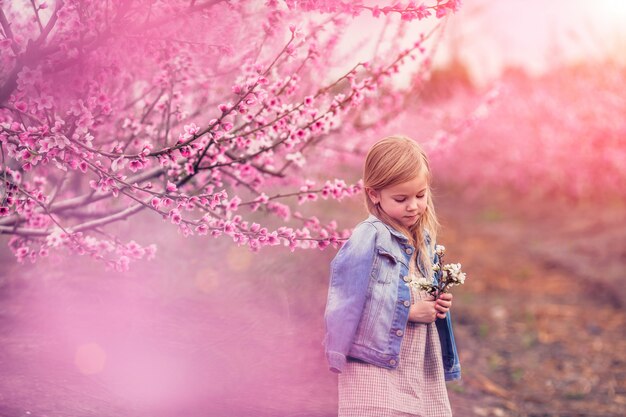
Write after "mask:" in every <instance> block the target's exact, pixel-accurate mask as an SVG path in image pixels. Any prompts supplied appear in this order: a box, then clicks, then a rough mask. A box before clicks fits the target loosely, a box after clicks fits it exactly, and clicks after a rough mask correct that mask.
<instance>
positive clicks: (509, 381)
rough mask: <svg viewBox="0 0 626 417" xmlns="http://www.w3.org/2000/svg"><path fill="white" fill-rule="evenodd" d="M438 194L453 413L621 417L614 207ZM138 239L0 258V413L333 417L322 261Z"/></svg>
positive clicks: (619, 215) (624, 386)
mask: <svg viewBox="0 0 626 417" xmlns="http://www.w3.org/2000/svg"><path fill="white" fill-rule="evenodd" d="M454 195H455V193H453V192H452V191H451V190H448V191H446V192H442V193H441V195H440V196H438V199H437V202H438V210H439V214H440V217H441V220H442V223H443V225H444V228H443V230H442V233H441V235H440V238H439V241H440V243H443V244H445V245H446V247H447V248H448V250H447V261H448V262H457V261H458V262H461V263H462V264H463V268H464V270H465V271H466V272H467V274H468V279H467V282H466V284H465V285H464V286H463V287H459V288H455V289H454V294H455V298H454V305H453V313H452V314H453V322H454V330H455V335H456V339H457V343H458V348H459V352H460V356H461V363H462V367H463V380H462V381H461V382H455V383H451V384H449V392H450V397H451V403H452V407H453V410H454V415H455V416H457V417H469V416H520V417H521V416H527V417H530V416H533V417H540V416H542V417H543V416H545V417H548V416H549V417H557V416H558V417H574V416H580V417H583V416H585V417H591V416H594V417H595V416H603V417H618V416H619V417H622V416H624V415H626V338H625V337H624V336H625V335H626V310H625V306H626V296H625V292H624V289H623V287H622V286H621V285H620V282H621V280H622V277H621V276H619V275H620V274H621V273H622V272H623V271H624V270H625V269H624V265H625V264H626V253H625V250H626V247H625V246H626V245H625V243H624V242H626V221H625V220H626V219H625V218H624V210H623V207H622V206H620V205H619V204H617V203H612V204H609V205H605V206H603V209H602V210H600V209H599V208H598V207H597V206H596V207H592V206H588V207H584V206H582V205H581V204H580V203H572V204H566V203H565V202H559V203H551V205H550V207H548V206H546V204H545V203H544V204H535V203H532V202H528V203H526V204H512V203H511V199H510V197H503V198H501V199H495V198H492V199H491V200H489V201H488V202H486V201H485V200H484V199H482V200H481V199H476V200H469V199H457V198H456V197H455V198H453V196H454ZM349 204H351V203H348V205H349ZM353 208H354V211H351V210H348V211H346V212H348V213H351V214H344V215H343V219H342V220H341V221H343V222H345V225H346V227H348V226H349V225H350V222H354V221H358V216H356V215H355V214H354V213H358V210H360V205H359V204H357V203H354V204H353ZM566 208H567V209H566ZM163 226H165V224H164V225H163ZM150 227H153V226H150V225H148V226H147V229H145V230H144V231H149V230H150ZM151 238H152V239H153V240H156V241H158V243H159V244H160V247H161V248H163V249H161V252H159V253H160V255H159V258H158V259H157V260H155V261H152V262H151V263H148V264H139V265H135V269H134V271H135V272H132V271H131V272H130V273H126V274H113V273H110V272H105V271H103V270H102V268H101V266H100V265H97V264H93V263H91V262H89V261H86V260H77V259H74V258H72V259H71V260H67V259H65V260H60V261H56V262H53V261H49V262H47V263H46V262H43V263H41V264H39V265H36V266H35V267H31V266H21V265H16V264H14V263H13V261H12V259H11V256H10V255H9V254H7V253H6V251H4V252H2V255H1V256H2V258H1V260H2V262H1V263H0V277H1V278H0V279H1V281H0V285H1V288H0V297H1V298H0V346H1V347H0V374H1V375H2V378H0V416H2V417H26V416H33V417H56V416H85V417H87V416H93V417H96V416H98V417H105V416H116V417H126V416H129V417H130V416H150V417H154V416H156V417H159V416H163V417H165V416H179V415H180V416H186V417H194V416H198V417H200V416H224V417H227V416H236V417H243V416H259V417H263V416H285V417H296V416H300V417H305V416H310V417H322V416H328V417H330V416H333V415H336V414H335V413H336V411H335V410H336V392H335V376H334V375H333V374H332V373H330V372H328V371H327V368H326V364H325V362H324V358H323V350H322V349H323V348H322V345H321V341H322V338H323V330H322V329H323V322H322V320H321V315H322V313H323V308H324V303H325V297H326V288H327V279H328V276H327V275H328V262H329V261H330V259H331V258H332V256H333V255H334V253H335V252H334V250H332V249H327V250H325V251H323V252H319V251H315V252H301V251H300V252H295V253H294V254H292V253H291V252H289V251H287V250H285V249H282V248H271V249H267V250H264V251H262V252H261V253H260V254H250V253H249V252H247V251H245V250H243V249H241V248H234V247H233V246H232V245H230V244H229V243H228V242H225V241H223V240H212V239H206V238H205V239H199V238H198V239H196V238H192V239H190V240H189V239H187V240H185V243H184V244H181V243H180V239H182V238H181V237H178V236H176V235H175V234H173V233H170V234H168V233H167V232H162V233H160V234H159V235H158V236H157V235H151ZM168 245H169V246H168ZM190 248H193V249H190ZM183 259H184V261H183ZM172 265H176V267H175V268H173V267H172ZM69 270H71V274H70V273H68V271H69Z"/></svg>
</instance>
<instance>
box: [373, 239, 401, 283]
mask: <svg viewBox="0 0 626 417" xmlns="http://www.w3.org/2000/svg"><path fill="white" fill-rule="evenodd" d="M376 252H377V254H378V261H379V262H380V265H379V268H378V274H377V277H376V281H377V282H378V283H380V284H388V283H390V282H391V279H392V277H393V273H394V271H395V269H396V264H397V263H398V259H397V258H396V257H395V256H394V254H392V253H391V252H389V251H387V250H385V249H383V248H380V247H377V248H376Z"/></svg>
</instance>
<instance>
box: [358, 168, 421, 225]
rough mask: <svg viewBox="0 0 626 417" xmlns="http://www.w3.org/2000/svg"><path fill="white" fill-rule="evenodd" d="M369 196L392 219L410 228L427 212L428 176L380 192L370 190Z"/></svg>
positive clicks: (368, 191)
mask: <svg viewBox="0 0 626 417" xmlns="http://www.w3.org/2000/svg"><path fill="white" fill-rule="evenodd" d="M367 194H368V196H369V198H370V199H371V200H372V202H373V203H374V204H376V203H380V206H381V208H382V209H383V211H384V212H385V213H387V214H388V215H389V216H390V217H391V218H393V219H394V220H395V221H397V222H398V223H400V224H402V225H403V226H405V227H410V226H412V225H414V224H415V222H417V220H418V219H419V218H420V216H421V215H422V214H424V211H426V203H427V198H428V181H427V178H426V174H425V173H421V174H420V175H418V176H417V177H416V178H414V179H412V180H410V181H407V182H403V183H400V184H396V185H394V186H391V187H386V188H383V189H382V190H380V191H375V190H372V189H371V188H368V189H367Z"/></svg>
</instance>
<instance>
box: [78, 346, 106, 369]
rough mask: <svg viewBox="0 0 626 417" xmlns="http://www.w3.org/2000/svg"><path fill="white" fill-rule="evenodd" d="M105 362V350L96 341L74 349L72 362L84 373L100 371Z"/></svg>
mask: <svg viewBox="0 0 626 417" xmlns="http://www.w3.org/2000/svg"><path fill="white" fill-rule="evenodd" d="M105 363H106V352H105V351H104V349H102V348H101V347H100V345H98V344H97V343H87V344H84V345H80V346H79V347H78V348H77V349H76V355H75V356H74V364H75V365H76V367H77V368H78V370H79V371H80V372H81V373H83V374H85V375H93V374H97V373H100V372H102V370H103V369H104V365H105Z"/></svg>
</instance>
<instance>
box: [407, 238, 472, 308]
mask: <svg viewBox="0 0 626 417" xmlns="http://www.w3.org/2000/svg"><path fill="white" fill-rule="evenodd" d="M445 252H446V248H445V246H443V245H436V246H435V253H436V254H437V256H438V258H439V262H437V263H436V264H434V265H433V271H434V272H435V274H437V277H438V278H439V279H438V280H437V284H434V283H433V282H432V281H429V280H428V279H426V278H420V279H418V280H417V281H416V283H415V285H416V286H417V287H418V288H419V289H420V290H422V291H426V292H427V293H428V294H430V295H432V296H433V297H435V299H437V298H439V296H440V295H441V294H443V293H445V292H448V290H449V288H450V287H453V286H455V285H461V284H464V283H465V278H466V275H465V273H464V272H463V271H461V264H460V263H456V264H445V265H443V266H441V265H442V264H443V257H444V255H445Z"/></svg>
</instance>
